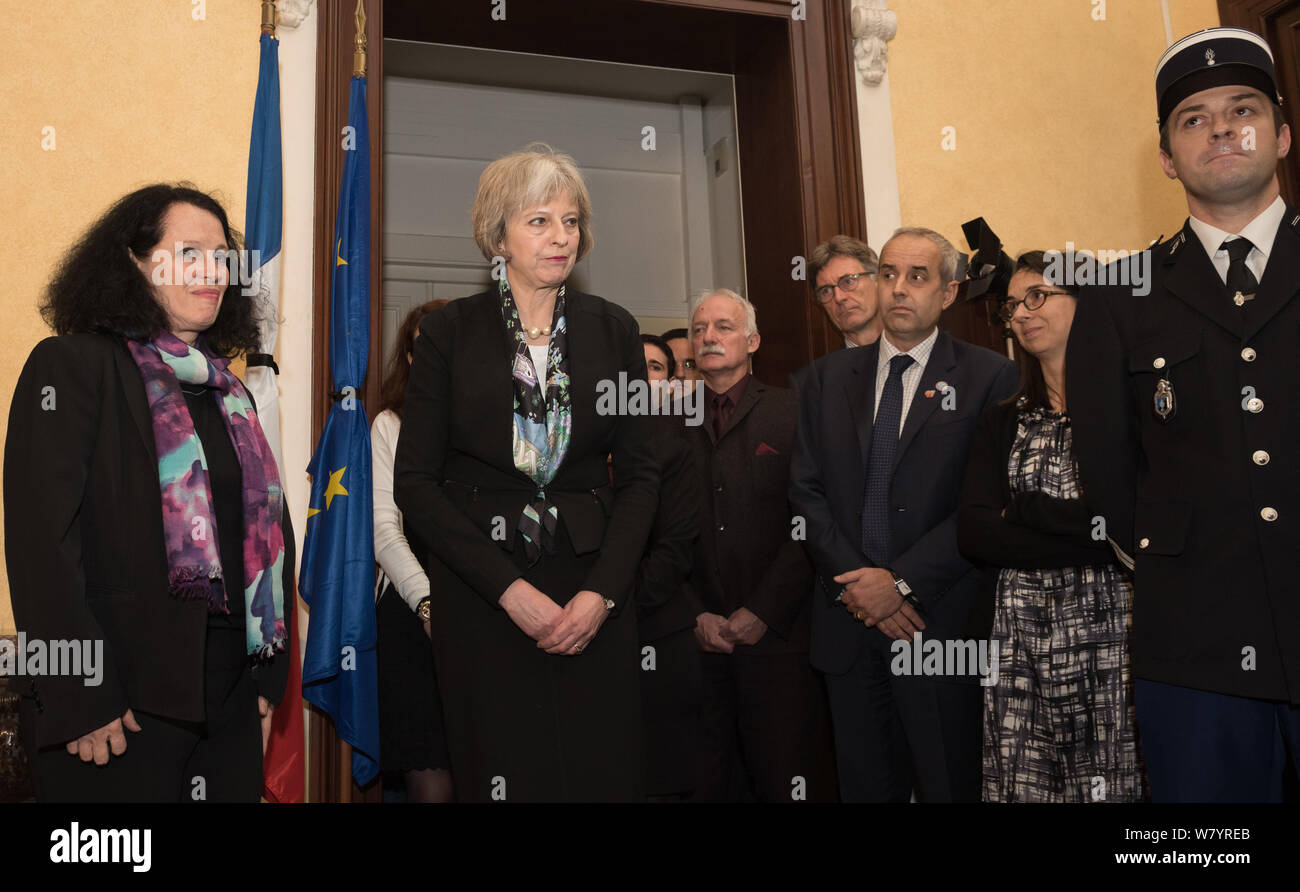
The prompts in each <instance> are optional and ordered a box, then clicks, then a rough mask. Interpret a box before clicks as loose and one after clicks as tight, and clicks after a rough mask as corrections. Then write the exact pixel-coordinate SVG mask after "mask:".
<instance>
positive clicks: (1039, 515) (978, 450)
mask: <svg viewBox="0 0 1300 892" xmlns="http://www.w3.org/2000/svg"><path fill="white" fill-rule="evenodd" d="M1019 424H1020V413H1019V411H1018V410H1017V409H1016V407H1015V405H1014V404H1007V405H1001V404H998V405H993V406H990V407H989V409H988V411H986V412H985V413H984V417H983V418H981V419H980V423H979V427H978V429H977V430H976V431H975V438H974V439H973V440H972V441H971V447H970V459H969V460H968V461H967V463H966V479H965V482H964V483H963V484H962V490H961V505H960V507H959V508H958V509H957V546H958V548H960V549H961V553H962V554H964V555H965V556H966V557H967V558H969V559H970V560H972V561H975V562H977V563H982V564H987V565H989V566H992V567H1016V568H1018V569H1024V570H1050V569H1054V568H1060V567H1086V566H1091V565H1093V564H1109V563H1113V562H1114V556H1113V555H1112V554H1111V550H1110V545H1109V544H1108V543H1107V542H1106V539H1105V537H1102V538H1101V539H1100V540H1097V539H1095V538H1093V530H1094V529H1097V526H1096V524H1094V523H1093V518H1094V517H1095V516H1096V512H1094V511H1093V510H1091V509H1090V508H1089V507H1088V505H1087V504H1085V503H1084V502H1083V501H1082V500H1081V499H1057V498H1053V497H1052V496H1049V495H1047V494H1045V493H1041V492H1022V493H1019V494H1018V495H1017V496H1016V497H1015V498H1012V497H1011V482H1010V480H1009V479H1008V477H1007V461H1008V459H1009V458H1010V456H1011V447H1012V446H1013V445H1014V444H1015V440H1016V431H1017V429H1018V428H1019ZM1004 510H1005V512H1006V514H1005V516H1004V515H1003V511H1004ZM992 581H994V580H990V582H992Z"/></svg>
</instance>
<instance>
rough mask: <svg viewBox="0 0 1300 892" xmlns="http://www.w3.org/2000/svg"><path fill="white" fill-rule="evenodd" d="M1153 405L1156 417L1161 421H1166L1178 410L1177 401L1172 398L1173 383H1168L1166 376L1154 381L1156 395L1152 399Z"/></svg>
mask: <svg viewBox="0 0 1300 892" xmlns="http://www.w3.org/2000/svg"><path fill="white" fill-rule="evenodd" d="M1153 407H1154V409H1155V412H1156V417H1158V418H1159V419H1160V420H1161V421H1164V422H1168V421H1169V419H1170V418H1173V417H1174V413H1175V412H1177V411H1178V401H1177V400H1176V399H1175V398H1174V388H1173V385H1172V384H1170V383H1169V379H1168V378H1161V379H1160V380H1159V381H1157V382H1156V395H1155V399H1154V400H1153Z"/></svg>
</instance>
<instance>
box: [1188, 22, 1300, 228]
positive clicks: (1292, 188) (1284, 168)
mask: <svg viewBox="0 0 1300 892" xmlns="http://www.w3.org/2000/svg"><path fill="white" fill-rule="evenodd" d="M1218 3H1219V23H1220V24H1221V25H1223V26H1225V27H1233V28H1246V29H1247V30H1249V31H1253V32H1255V33H1256V34H1258V35H1259V36H1260V37H1263V38H1264V39H1265V40H1267V41H1268V42H1269V46H1271V47H1272V48H1273V55H1274V58H1275V59H1277V57H1278V56H1279V55H1280V49H1279V47H1278V46H1277V44H1276V42H1275V41H1274V39H1273V38H1274V36H1275V35H1274V28H1273V24H1274V21H1275V20H1276V18H1277V16H1278V14H1279V13H1281V12H1284V11H1287V10H1290V9H1295V8H1296V0H1218ZM1175 37H1177V35H1175ZM1284 61H1285V60H1284V59H1277V62H1278V63H1279V64H1283V63H1284ZM1296 64H1297V65H1300V61H1297V62H1296ZM1288 81H1289V82H1290V83H1292V84H1296V85H1300V72H1289V73H1288V72H1286V71H1279V72H1278V90H1279V91H1280V92H1281V93H1282V98H1283V101H1284V105H1283V106H1282V109H1283V111H1284V112H1285V113H1286V119H1287V123H1289V124H1290V125H1291V138H1292V145H1291V151H1290V153H1289V154H1288V155H1287V157H1286V158H1284V159H1282V162H1281V163H1280V164H1279V165H1278V184H1279V186H1281V190H1282V197H1283V198H1284V199H1286V200H1287V201H1288V202H1291V203H1293V204H1294V203H1296V202H1300V155H1298V154H1297V153H1300V145H1296V144H1295V141H1296V133H1297V131H1296V128H1297V127H1300V120H1297V119H1296V114H1295V112H1294V109H1295V107H1296V104H1297V103H1300V96H1293V95H1288V93H1289V92H1291V91H1290V90H1288V89H1287V85H1288Z"/></svg>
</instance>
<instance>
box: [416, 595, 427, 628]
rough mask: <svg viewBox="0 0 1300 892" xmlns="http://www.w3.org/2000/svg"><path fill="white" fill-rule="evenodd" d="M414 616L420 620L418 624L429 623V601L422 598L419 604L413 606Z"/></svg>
mask: <svg viewBox="0 0 1300 892" xmlns="http://www.w3.org/2000/svg"><path fill="white" fill-rule="evenodd" d="M415 615H416V616H418V617H419V618H420V622H425V623H427V622H428V621H429V599H428V598H422V599H421V600H420V603H419V604H416V605H415Z"/></svg>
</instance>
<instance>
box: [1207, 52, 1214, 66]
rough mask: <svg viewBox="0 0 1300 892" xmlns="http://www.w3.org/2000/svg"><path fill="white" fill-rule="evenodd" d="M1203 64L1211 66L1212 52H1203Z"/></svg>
mask: <svg viewBox="0 0 1300 892" xmlns="http://www.w3.org/2000/svg"><path fill="white" fill-rule="evenodd" d="M1205 64H1206V65H1213V64H1214V50H1206V51H1205Z"/></svg>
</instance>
